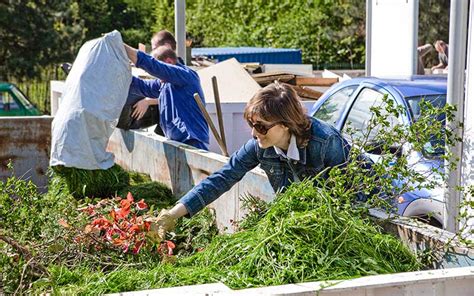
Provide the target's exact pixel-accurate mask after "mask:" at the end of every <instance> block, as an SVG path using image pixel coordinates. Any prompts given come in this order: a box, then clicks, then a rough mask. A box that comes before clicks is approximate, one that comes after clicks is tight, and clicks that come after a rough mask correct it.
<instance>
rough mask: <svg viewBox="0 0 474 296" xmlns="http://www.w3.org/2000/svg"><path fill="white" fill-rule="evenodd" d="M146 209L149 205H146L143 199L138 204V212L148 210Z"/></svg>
mask: <svg viewBox="0 0 474 296" xmlns="http://www.w3.org/2000/svg"><path fill="white" fill-rule="evenodd" d="M146 208H148V205H147V204H146V203H145V200H144V199H142V200H140V201H139V202H137V209H138V210H140V211H141V210H144V209H146Z"/></svg>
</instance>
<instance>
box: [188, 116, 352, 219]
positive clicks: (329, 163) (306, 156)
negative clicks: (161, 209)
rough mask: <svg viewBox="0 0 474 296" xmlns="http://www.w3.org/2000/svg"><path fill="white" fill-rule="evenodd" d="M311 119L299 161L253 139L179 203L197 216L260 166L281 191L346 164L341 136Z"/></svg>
mask: <svg viewBox="0 0 474 296" xmlns="http://www.w3.org/2000/svg"><path fill="white" fill-rule="evenodd" d="M311 120H312V125H311V139H310V140H309V143H308V145H307V146H306V147H304V148H299V149H298V150H299V153H300V160H299V161H293V160H291V163H288V161H287V160H286V159H284V158H283V157H281V156H279V155H278V154H277V153H276V152H275V149H274V148H273V147H269V148H267V149H262V148H260V147H259V146H258V143H257V140H255V139H251V140H249V141H248V142H247V143H246V144H245V145H244V146H243V147H241V148H240V149H239V150H238V151H237V152H235V153H234V154H233V155H232V156H231V157H230V159H229V162H228V163H227V164H225V165H224V166H223V167H222V168H221V169H220V170H218V171H216V172H215V173H213V174H212V175H210V176H209V177H208V178H206V179H205V180H203V181H202V182H201V183H200V184H199V185H197V186H196V187H194V188H193V189H192V190H191V191H189V192H188V193H187V194H186V195H184V196H183V197H182V198H181V199H180V200H179V202H180V203H182V204H183V205H184V206H185V207H186V209H187V210H188V213H189V216H193V215H194V214H196V213H197V212H198V211H200V210H201V209H202V208H204V207H205V206H206V205H208V204H210V203H211V202H213V201H214V200H216V199H217V198H218V197H219V196H221V195H222V194H223V193H225V192H227V191H228V190H229V189H230V188H231V187H232V186H233V185H234V184H235V183H237V182H238V181H240V180H241V179H242V178H243V177H244V175H245V173H247V172H248V171H250V170H252V169H253V168H255V167H256V166H257V165H259V164H260V167H261V168H262V169H263V170H264V171H265V173H266V174H267V176H268V179H269V181H270V183H271V185H272V187H273V190H275V192H278V191H281V190H283V189H284V188H285V187H287V186H288V185H289V184H290V183H291V182H293V181H298V180H303V179H305V178H308V177H314V176H316V175H317V174H318V173H320V172H321V171H323V170H324V169H325V168H328V167H334V166H337V165H340V164H343V163H344V162H346V160H347V158H348V155H349V150H350V147H349V144H348V143H347V142H346V141H345V140H344V139H343V138H342V137H341V135H340V133H339V132H338V131H337V130H336V129H334V128H333V127H332V126H330V125H328V124H326V123H324V122H322V121H319V120H317V119H314V118H312V119H311Z"/></svg>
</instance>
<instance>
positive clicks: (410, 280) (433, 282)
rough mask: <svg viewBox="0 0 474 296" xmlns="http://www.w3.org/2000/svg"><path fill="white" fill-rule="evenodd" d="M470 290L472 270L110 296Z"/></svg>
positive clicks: (349, 295) (337, 295)
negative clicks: (237, 288)
mask: <svg viewBox="0 0 474 296" xmlns="http://www.w3.org/2000/svg"><path fill="white" fill-rule="evenodd" d="M473 287H474V267H465V268H451V269H443V270H426V271H416V272H404V273H395V274H384V275H374V276H366V277H361V278H357V279H351V280H339V281H337V280H332V281H321V282H307V283H296V284H288V285H281V286H270V287H262V288H252V289H242V290H231V289H230V288H229V287H227V286H226V285H224V284H222V283H215V284H205V285H195V286H183V287H174V288H163V289H153V290H146V291H134V292H123V293H117V294H110V295H114V296H119V295H120V296H132V295H133V296H145V295H147V296H154V295H202V296H204V295H236V296H237V295H255V296H256V295H288V296H290V295H291V296H312V295H319V296H326V295H327V296H369V295H379V296H405V295H412V296H422V295H456V296H472V295H473Z"/></svg>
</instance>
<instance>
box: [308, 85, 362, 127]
mask: <svg viewBox="0 0 474 296" xmlns="http://www.w3.org/2000/svg"><path fill="white" fill-rule="evenodd" d="M356 89H357V85H351V86H348V87H345V88H343V89H341V90H339V91H337V92H335V93H334V94H332V95H331V96H330V97H329V98H328V99H327V100H326V101H325V102H324V103H323V104H322V105H321V107H320V108H319V110H318V111H316V113H314V115H313V116H314V117H315V118H317V119H319V120H322V121H325V122H327V123H329V124H331V125H332V126H336V123H337V121H338V120H339V118H340V117H341V115H342V112H343V111H344V109H345V107H346V105H347V102H349V98H350V96H351V95H352V93H354V91H355V90H356Z"/></svg>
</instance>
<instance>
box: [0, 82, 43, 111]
mask: <svg viewBox="0 0 474 296" xmlns="http://www.w3.org/2000/svg"><path fill="white" fill-rule="evenodd" d="M35 115H41V112H40V111H39V110H38V109H36V107H35V106H33V104H32V103H30V101H29V100H28V99H27V97H26V95H25V94H24V93H22V92H21V91H20V90H19V89H18V87H16V85H14V84H12V83H8V82H0V116H35Z"/></svg>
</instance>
